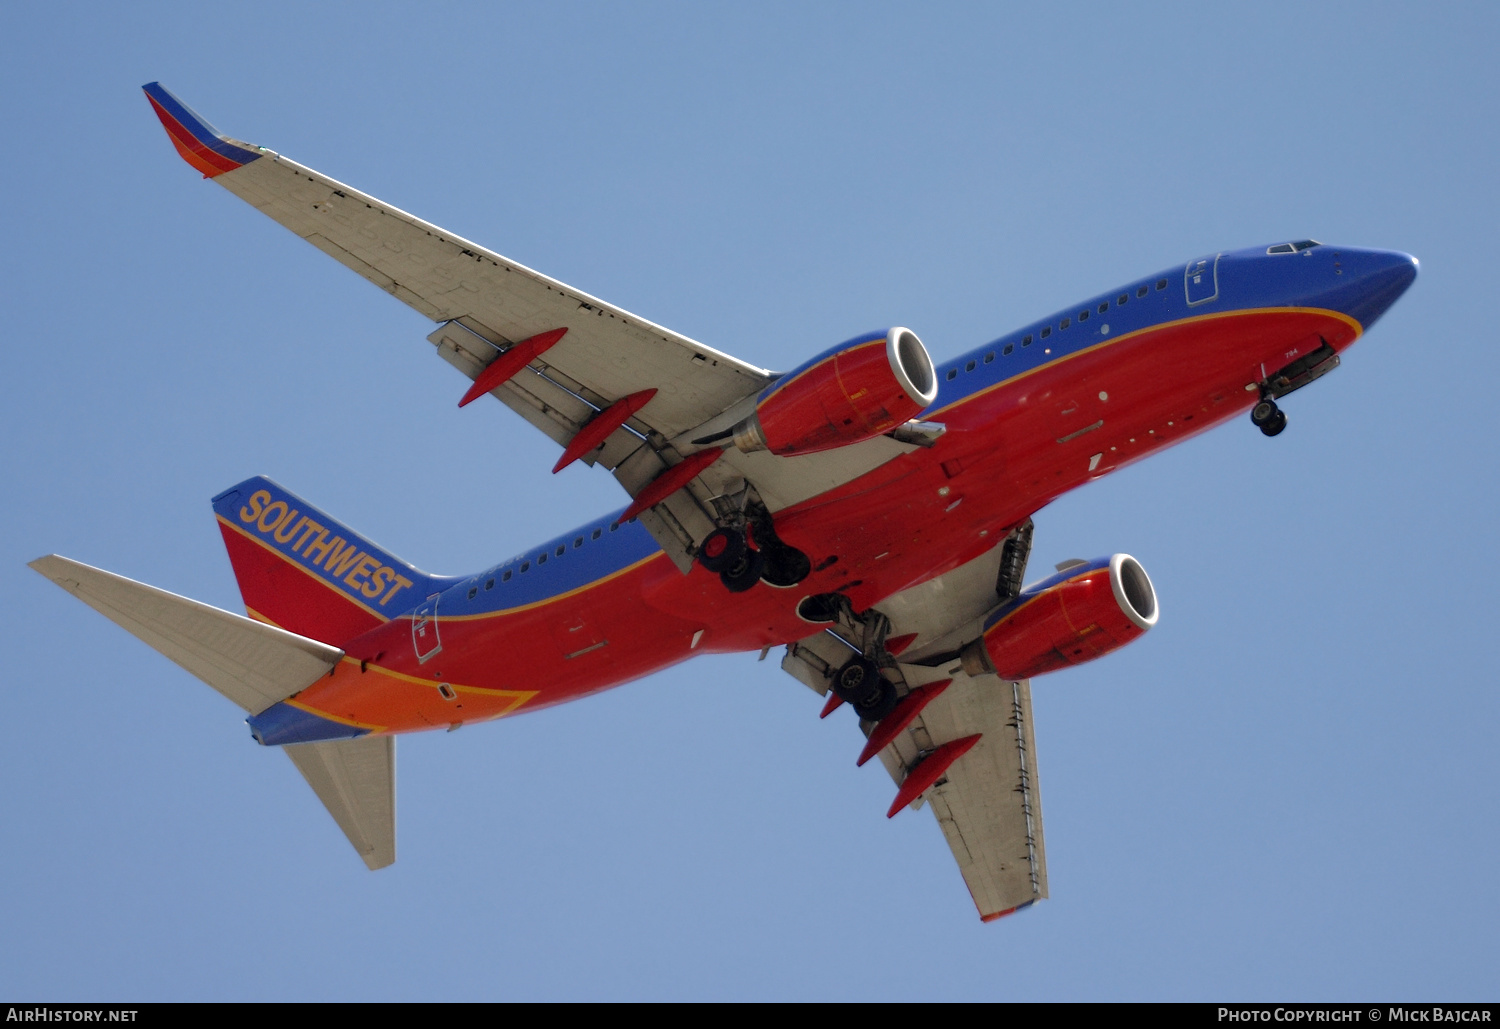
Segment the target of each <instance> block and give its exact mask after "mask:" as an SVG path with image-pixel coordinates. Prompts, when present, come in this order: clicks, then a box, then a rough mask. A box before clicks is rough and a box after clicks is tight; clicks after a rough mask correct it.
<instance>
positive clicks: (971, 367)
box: [964, 361, 974, 372]
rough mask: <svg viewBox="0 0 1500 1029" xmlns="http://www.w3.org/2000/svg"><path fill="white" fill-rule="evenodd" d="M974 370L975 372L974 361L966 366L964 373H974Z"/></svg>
mask: <svg viewBox="0 0 1500 1029" xmlns="http://www.w3.org/2000/svg"><path fill="white" fill-rule="evenodd" d="M973 370H974V362H973V361H970V362H969V363H968V364H966V365H964V371H966V372H972V371H973Z"/></svg>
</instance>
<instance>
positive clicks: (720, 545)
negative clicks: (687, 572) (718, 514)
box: [698, 529, 748, 572]
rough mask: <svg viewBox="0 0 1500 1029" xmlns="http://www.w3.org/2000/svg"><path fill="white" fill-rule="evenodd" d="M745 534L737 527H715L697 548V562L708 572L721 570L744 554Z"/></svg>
mask: <svg viewBox="0 0 1500 1029" xmlns="http://www.w3.org/2000/svg"><path fill="white" fill-rule="evenodd" d="M746 549H748V548H747V547H746V545H745V534H744V533H742V532H740V531H739V530H738V529H715V530H714V531H713V532H711V533H709V534H708V536H707V537H706V538H705V539H704V540H703V546H701V547H699V548H698V563H699V564H701V565H702V566H703V567H704V568H707V569H708V570H709V571H710V572H722V571H724V570H725V569H726V568H728V567H729V566H730V565H732V564H734V563H735V562H736V561H738V560H740V559H741V558H742V557H744V556H745V551H746Z"/></svg>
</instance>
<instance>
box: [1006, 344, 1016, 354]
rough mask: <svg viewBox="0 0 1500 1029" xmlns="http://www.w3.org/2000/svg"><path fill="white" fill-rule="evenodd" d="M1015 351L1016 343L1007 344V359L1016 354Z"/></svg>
mask: <svg viewBox="0 0 1500 1029" xmlns="http://www.w3.org/2000/svg"><path fill="white" fill-rule="evenodd" d="M1015 350H1016V345H1015V344H1014V343H1007V344H1005V356H1006V357H1009V356H1010V355H1011V354H1013V353H1015Z"/></svg>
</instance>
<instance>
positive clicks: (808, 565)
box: [760, 544, 812, 589]
mask: <svg viewBox="0 0 1500 1029" xmlns="http://www.w3.org/2000/svg"><path fill="white" fill-rule="evenodd" d="M762 553H764V554H765V555H766V567H765V570H764V571H762V572H761V573H760V577H761V578H762V579H763V580H765V582H766V584H767V585H769V586H775V587H777V588H778V589H785V588H786V587H788V586H795V585H797V583H799V582H801V581H802V580H803V579H805V578H807V577H808V575H810V574H812V561H811V560H810V559H809V558H808V556H807V555H806V554H804V553H802V551H800V550H798V549H797V548H796V547H789V546H786V545H785V544H779V545H777V546H775V547H771V548H768V549H766V550H764V551H762Z"/></svg>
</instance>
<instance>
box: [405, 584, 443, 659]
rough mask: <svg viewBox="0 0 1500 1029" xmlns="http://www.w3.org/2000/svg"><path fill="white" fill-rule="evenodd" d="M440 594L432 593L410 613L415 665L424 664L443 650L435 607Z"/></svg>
mask: <svg viewBox="0 0 1500 1029" xmlns="http://www.w3.org/2000/svg"><path fill="white" fill-rule="evenodd" d="M440 596H442V594H440V593H434V594H433V595H432V596H430V597H428V598H427V599H426V600H424V601H422V603H421V604H420V605H419V606H418V607H417V609H416V610H415V611H413V612H412V613H411V644H412V648H413V649H414V650H416V652H417V663H418V664H425V663H426V662H427V659H428V658H430V657H432V656H433V655H434V654H436V653H437V652H438V651H440V650H442V649H443V643H442V641H441V640H440V639H438V623H437V606H438V598H439V597H440Z"/></svg>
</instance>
